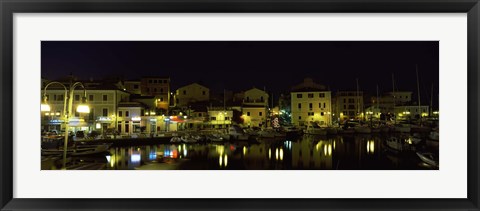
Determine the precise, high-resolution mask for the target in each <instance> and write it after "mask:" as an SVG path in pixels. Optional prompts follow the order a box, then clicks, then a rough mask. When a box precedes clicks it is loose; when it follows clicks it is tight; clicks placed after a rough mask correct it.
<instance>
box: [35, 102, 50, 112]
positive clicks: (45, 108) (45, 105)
mask: <svg viewBox="0 0 480 211" xmlns="http://www.w3.org/2000/svg"><path fill="white" fill-rule="evenodd" d="M37 105H38V104H37ZM40 111H50V105H48V104H43V103H42V104H41V105H40Z"/></svg>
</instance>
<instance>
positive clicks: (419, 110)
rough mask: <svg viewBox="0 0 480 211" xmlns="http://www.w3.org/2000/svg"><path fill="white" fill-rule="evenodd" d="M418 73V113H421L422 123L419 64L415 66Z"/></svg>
mask: <svg viewBox="0 0 480 211" xmlns="http://www.w3.org/2000/svg"><path fill="white" fill-rule="evenodd" d="M415 70H416V73H417V95H418V112H419V113H420V122H421V121H422V110H421V109H420V79H419V78H418V64H417V65H415Z"/></svg>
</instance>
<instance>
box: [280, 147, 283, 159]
mask: <svg viewBox="0 0 480 211" xmlns="http://www.w3.org/2000/svg"><path fill="white" fill-rule="evenodd" d="M280 160H283V149H282V148H280Z"/></svg>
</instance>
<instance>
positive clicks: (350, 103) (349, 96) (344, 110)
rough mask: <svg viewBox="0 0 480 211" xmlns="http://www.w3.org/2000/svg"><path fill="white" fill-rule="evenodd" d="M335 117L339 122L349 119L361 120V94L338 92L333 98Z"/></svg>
mask: <svg viewBox="0 0 480 211" xmlns="http://www.w3.org/2000/svg"><path fill="white" fill-rule="evenodd" d="M334 104H335V106H336V107H335V116H336V117H337V118H339V122H342V121H345V120H349V119H363V117H364V116H363V115H362V114H364V104H363V92H360V91H359V92H357V91H338V92H337V93H336V96H335V103H334Z"/></svg>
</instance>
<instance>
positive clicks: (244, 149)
mask: <svg viewBox="0 0 480 211" xmlns="http://www.w3.org/2000/svg"><path fill="white" fill-rule="evenodd" d="M245 154H247V147H245V146H244V147H243V155H245Z"/></svg>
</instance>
